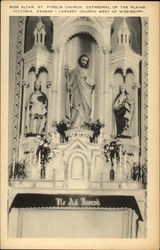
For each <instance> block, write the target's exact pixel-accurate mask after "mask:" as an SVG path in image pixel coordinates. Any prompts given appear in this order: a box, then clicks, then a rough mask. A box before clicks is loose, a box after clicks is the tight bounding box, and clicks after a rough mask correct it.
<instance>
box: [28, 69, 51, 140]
mask: <svg viewBox="0 0 160 250" xmlns="http://www.w3.org/2000/svg"><path fill="white" fill-rule="evenodd" d="M27 78H28V79H27V83H28V84H24V95H25V96H24V97H25V99H24V104H23V105H24V111H23V112H24V118H23V129H24V134H25V136H27V137H28V136H36V135H41V134H42V133H45V132H46V128H47V113H48V98H47V89H46V83H47V81H48V71H47V69H46V68H44V67H40V68H39V69H38V72H37V73H36V69H35V67H34V66H32V67H31V68H30V69H29V72H28V77H27Z"/></svg>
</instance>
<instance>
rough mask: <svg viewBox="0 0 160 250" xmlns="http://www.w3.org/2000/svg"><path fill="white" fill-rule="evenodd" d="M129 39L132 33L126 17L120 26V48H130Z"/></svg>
mask: <svg viewBox="0 0 160 250" xmlns="http://www.w3.org/2000/svg"><path fill="white" fill-rule="evenodd" d="M129 38H130V31H129V28H128V25H127V23H126V20H125V17H123V21H122V23H121V25H120V28H119V32H118V43H119V46H122V45H124V46H129Z"/></svg>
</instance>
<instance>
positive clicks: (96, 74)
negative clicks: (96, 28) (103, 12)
mask: <svg viewBox="0 0 160 250" xmlns="http://www.w3.org/2000/svg"><path fill="white" fill-rule="evenodd" d="M82 55H86V57H88V60H89V65H88V68H87V69H86V72H87V71H88V75H89V78H90V83H89V84H92V87H93V89H94V90H93V91H92V90H91V92H92V93H91V97H90V98H91V102H90V106H91V113H90V114H89V117H88V118H90V119H93V120H94V119H95V118H98V109H99V103H98V98H96V97H97V96H98V94H99V91H100V84H101V83H100V57H99V51H98V44H97V41H96V40H95V38H93V37H92V36H91V35H90V34H89V33H85V32H82V33H78V34H74V35H73V36H71V37H70V38H69V39H68V40H67V42H66V44H65V50H64V56H63V61H62V70H63V72H64V69H65V68H66V67H67V70H68V73H69V75H70V76H71V74H72V72H73V71H74V70H75V69H76V68H77V67H78V65H79V63H78V60H79V58H80V56H82ZM61 82H62V85H63V86H62V88H61V90H62V92H61V96H63V97H64V98H62V100H61V107H62V109H61V112H62V113H61V116H62V117H67V118H69V119H70V117H69V116H70V114H69V112H70V111H69V110H68V109H69V106H70V103H69V100H68V92H67V91H66V85H67V79H66V75H65V74H64V73H62V79H61ZM86 122H87V120H86Z"/></svg>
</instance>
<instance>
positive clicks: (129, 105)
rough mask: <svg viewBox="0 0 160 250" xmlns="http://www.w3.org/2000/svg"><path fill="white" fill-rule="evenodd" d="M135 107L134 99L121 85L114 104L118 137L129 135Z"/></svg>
mask: <svg viewBox="0 0 160 250" xmlns="http://www.w3.org/2000/svg"><path fill="white" fill-rule="evenodd" d="M133 108H134V106H133V101H132V99H131V98H130V95H129V94H128V92H127V91H126V90H125V87H124V86H123V85H121V86H120V88H119V93H118V95H117V96H116V98H115V101H114V104H113V109H114V114H115V118H116V125H117V136H118V137H129V130H130V126H131V121H132V116H133Z"/></svg>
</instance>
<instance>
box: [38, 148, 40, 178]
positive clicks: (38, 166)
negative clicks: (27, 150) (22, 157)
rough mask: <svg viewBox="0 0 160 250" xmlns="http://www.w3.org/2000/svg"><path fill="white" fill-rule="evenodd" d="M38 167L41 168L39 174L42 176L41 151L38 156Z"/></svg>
mask: <svg viewBox="0 0 160 250" xmlns="http://www.w3.org/2000/svg"><path fill="white" fill-rule="evenodd" d="M38 167H39V174H40V176H41V151H39V154H38Z"/></svg>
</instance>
